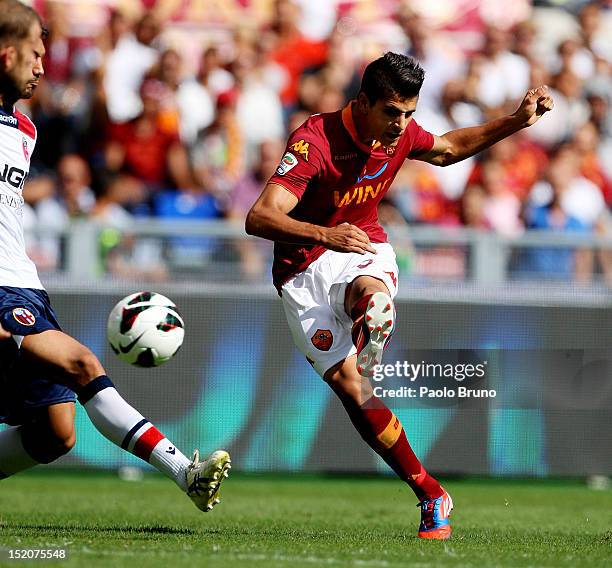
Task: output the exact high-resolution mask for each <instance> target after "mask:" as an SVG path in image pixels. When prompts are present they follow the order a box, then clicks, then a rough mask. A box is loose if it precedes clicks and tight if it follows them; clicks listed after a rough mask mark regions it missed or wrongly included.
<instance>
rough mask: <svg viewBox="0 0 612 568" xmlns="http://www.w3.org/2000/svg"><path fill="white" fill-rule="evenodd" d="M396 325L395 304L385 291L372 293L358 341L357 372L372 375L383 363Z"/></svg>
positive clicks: (366, 375)
mask: <svg viewBox="0 0 612 568" xmlns="http://www.w3.org/2000/svg"><path fill="white" fill-rule="evenodd" d="M394 327H395V306H394V305H393V300H391V298H390V297H389V295H388V294H385V293H384V292H375V293H374V294H372V297H371V298H370V301H369V302H368V307H367V308H366V311H365V314H364V317H363V321H362V322H361V330H360V334H359V339H358V342H357V372H358V373H359V374H360V375H361V376H362V377H372V376H373V375H374V369H375V367H376V366H377V365H380V364H381V363H382V356H383V351H384V349H385V347H386V345H387V343H389V340H390V339H391V334H392V333H393V329H394Z"/></svg>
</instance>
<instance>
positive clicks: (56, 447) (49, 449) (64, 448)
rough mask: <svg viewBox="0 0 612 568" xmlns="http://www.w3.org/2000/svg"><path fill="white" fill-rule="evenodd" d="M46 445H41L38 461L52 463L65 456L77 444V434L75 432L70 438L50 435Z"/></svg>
mask: <svg viewBox="0 0 612 568" xmlns="http://www.w3.org/2000/svg"><path fill="white" fill-rule="evenodd" d="M45 442H46V443H45V444H44V445H41V447H40V448H39V451H38V456H37V457H36V459H37V461H39V462H40V463H51V462H54V461H55V460H57V459H59V458H61V457H62V456H65V455H66V454H67V453H68V452H69V451H70V450H71V449H72V448H74V445H75V444H76V434H75V433H74V431H73V432H72V434H71V435H70V436H66V437H64V436H57V435H53V434H51V435H49V436H48V437H47V438H46V440H45Z"/></svg>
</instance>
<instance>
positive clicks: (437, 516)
mask: <svg viewBox="0 0 612 568" xmlns="http://www.w3.org/2000/svg"><path fill="white" fill-rule="evenodd" d="M417 507H421V524H420V525H419V538H430V539H435V540H446V539H448V538H450V536H451V526H450V522H449V520H448V517H449V516H450V512H451V511H452V510H453V500H452V499H451V496H450V495H449V494H448V493H447V492H446V491H444V493H443V494H442V495H441V496H440V497H438V498H437V499H424V500H423V501H421V502H420V503H419V504H418V505H417Z"/></svg>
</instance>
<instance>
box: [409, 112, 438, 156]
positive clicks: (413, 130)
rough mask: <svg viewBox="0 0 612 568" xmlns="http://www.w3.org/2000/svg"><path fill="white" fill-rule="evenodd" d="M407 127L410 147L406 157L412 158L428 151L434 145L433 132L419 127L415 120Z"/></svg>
mask: <svg viewBox="0 0 612 568" xmlns="http://www.w3.org/2000/svg"><path fill="white" fill-rule="evenodd" d="M409 128H410V142H411V147H410V151H409V152H408V158H413V157H414V156H418V155H420V154H424V153H425V152H429V151H430V150H431V149H432V148H433V145H434V136H433V134H432V133H431V132H427V130H425V129H424V128H421V126H419V124H417V122H416V121H415V120H412V121H411V122H410V125H409Z"/></svg>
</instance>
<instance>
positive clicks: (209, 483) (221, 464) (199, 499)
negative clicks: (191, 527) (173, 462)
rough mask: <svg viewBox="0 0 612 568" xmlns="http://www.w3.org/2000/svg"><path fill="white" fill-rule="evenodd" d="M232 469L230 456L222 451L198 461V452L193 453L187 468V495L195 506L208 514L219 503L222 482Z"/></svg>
mask: <svg viewBox="0 0 612 568" xmlns="http://www.w3.org/2000/svg"><path fill="white" fill-rule="evenodd" d="M230 469H232V460H231V459H230V455H229V454H228V453H227V452H226V451H224V450H217V451H216V452H213V453H212V454H211V455H210V457H209V458H208V459H206V460H204V461H200V452H199V451H198V450H195V451H194V452H193V459H192V461H191V463H190V464H189V465H188V466H187V473H186V475H187V495H188V496H189V498H190V499H191V500H192V501H193V502H194V503H195V506H196V507H197V508H198V509H200V510H201V511H204V512H205V513H208V511H210V510H211V509H212V508H213V507H214V506H215V505H216V504H217V503H219V501H220V497H221V494H220V491H219V490H220V488H221V483H222V482H223V480H224V479H225V478H226V477H228V476H229V471H230Z"/></svg>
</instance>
